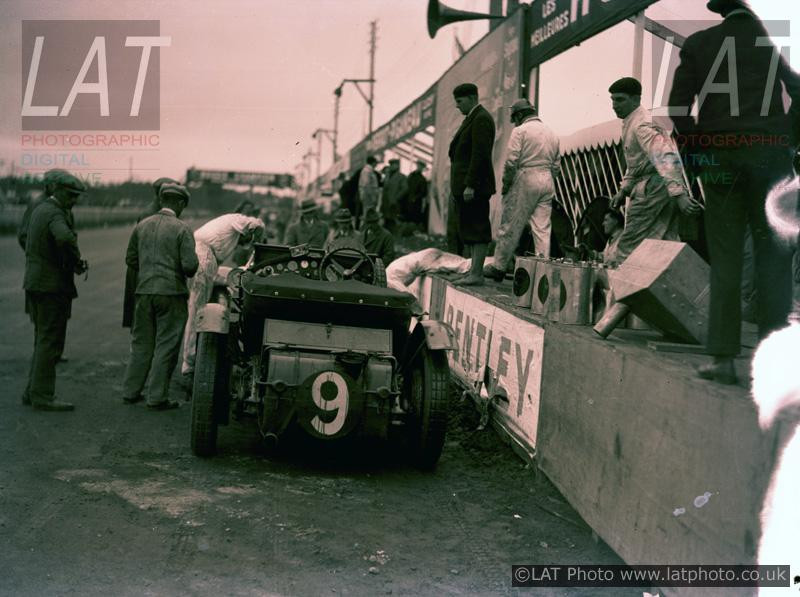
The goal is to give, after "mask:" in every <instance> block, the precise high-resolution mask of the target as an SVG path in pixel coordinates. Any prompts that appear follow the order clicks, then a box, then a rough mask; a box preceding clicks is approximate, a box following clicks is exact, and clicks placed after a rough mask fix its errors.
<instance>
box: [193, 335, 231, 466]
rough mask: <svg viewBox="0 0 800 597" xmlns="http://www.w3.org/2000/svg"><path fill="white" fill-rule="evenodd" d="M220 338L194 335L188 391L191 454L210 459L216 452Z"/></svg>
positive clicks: (222, 354)
mask: <svg viewBox="0 0 800 597" xmlns="http://www.w3.org/2000/svg"><path fill="white" fill-rule="evenodd" d="M223 339H224V336H222V335H221V334H215V333H212V332H200V333H198V334H197V355H196V357H195V370H194V386H193V388H192V428H191V444H192V452H194V453H195V454H196V455H197V456H213V455H214V453H215V452H216V451H217V424H218V418H217V410H218V406H219V405H218V403H219V401H220V400H221V399H222V396H220V391H219V388H220V382H221V381H222V380H219V379H218V377H220V374H221V373H223V372H224V370H225V367H223V366H222V359H224V358H225V354H224V351H223V350H221V346H222V340H223Z"/></svg>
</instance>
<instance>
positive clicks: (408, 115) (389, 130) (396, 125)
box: [367, 87, 436, 153]
mask: <svg viewBox="0 0 800 597" xmlns="http://www.w3.org/2000/svg"><path fill="white" fill-rule="evenodd" d="M435 112H436V88H435V87H431V88H430V89H428V91H426V92H425V93H423V94H422V95H421V96H420V97H418V98H417V99H416V100H414V102H412V103H411V105H410V106H408V107H407V108H405V109H404V110H401V111H400V112H399V113H398V114H397V115H396V116H395V117H394V118H392V119H391V120H390V121H389V122H387V123H386V124H384V125H383V126H382V127H381V128H379V129H378V130H377V131H375V132H374V133H372V136H371V137H369V138H368V139H367V151H368V152H369V153H379V152H381V151H383V150H384V149H387V148H389V147H392V146H393V145H397V144H398V143H400V142H401V141H403V140H405V139H408V138H409V137H411V136H412V135H414V134H416V133H418V132H419V131H422V130H424V129H426V128H427V127H429V126H431V125H432V124H433V122H434V116H435Z"/></svg>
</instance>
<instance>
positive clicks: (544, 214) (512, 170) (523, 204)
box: [484, 98, 561, 281]
mask: <svg viewBox="0 0 800 597" xmlns="http://www.w3.org/2000/svg"><path fill="white" fill-rule="evenodd" d="M511 122H512V123H513V124H514V126H515V128H514V130H512V131H511V137H510V138H509V140H508V150H507V152H506V162H505V165H504V166H503V213H502V218H501V223H500V229H499V230H498V232H497V245H496V246H495V249H494V266H488V267H486V268H485V269H484V274H485V275H487V276H489V277H491V278H494V279H495V280H497V281H500V280H502V279H503V278H504V277H505V272H506V268H507V267H508V262H509V259H510V258H511V256H512V255H513V253H514V249H515V248H516V246H517V243H519V238H520V236H521V235H522V232H523V230H524V228H525V226H526V225H528V224H530V227H531V233H532V234H533V242H534V250H535V252H536V254H537V255H543V256H545V257H549V256H550V211H551V207H552V202H553V199H554V198H555V196H556V187H555V177H556V176H558V173H559V171H560V169H561V156H560V154H559V143H558V137H556V135H555V133H553V131H551V130H550V129H549V128H548V127H547V126H546V125H545V124H544V123H543V122H542V121H541V120H540V119H539V117H538V115H537V113H536V108H534V107H533V106H532V105H531V103H530V102H529V101H528V100H527V99H524V98H523V99H518V100H517V101H515V102H514V104H513V105H512V106H511Z"/></svg>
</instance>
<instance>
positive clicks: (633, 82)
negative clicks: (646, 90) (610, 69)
mask: <svg viewBox="0 0 800 597" xmlns="http://www.w3.org/2000/svg"><path fill="white" fill-rule="evenodd" d="M608 92H609V93H627V94H628V95H642V84H641V83H639V81H638V80H637V79H634V78H633V77H622V78H621V79H617V80H616V81H614V82H613V83H612V84H611V87H609V88H608Z"/></svg>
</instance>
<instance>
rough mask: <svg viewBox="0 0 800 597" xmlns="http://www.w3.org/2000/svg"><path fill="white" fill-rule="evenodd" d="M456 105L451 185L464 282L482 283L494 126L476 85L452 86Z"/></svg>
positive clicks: (492, 187)
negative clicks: (466, 261)
mask: <svg viewBox="0 0 800 597" xmlns="http://www.w3.org/2000/svg"><path fill="white" fill-rule="evenodd" d="M453 97H454V98H455V102H456V107H457V108H458V110H459V112H461V113H462V114H463V115H464V116H465V118H464V121H463V122H462V123H461V126H460V127H459V128H458V130H457V131H456V134H455V135H454V136H453V140H452V141H451V142H450V149H449V151H448V155H449V156H450V188H451V189H452V193H453V198H454V200H455V202H454V207H455V208H456V209H455V213H452V214H448V218H456V219H457V221H458V232H459V234H460V236H461V241H462V242H463V243H464V251H465V253H466V256H467V257H471V258H472V264H471V267H470V270H469V273H468V274H467V275H466V276H465V277H464V278H463V279H461V280H460V281H459V283H460V284H461V285H463V286H482V285H483V261H484V259H485V258H486V251H487V249H488V246H489V243H490V242H492V226H491V222H490V221H489V199H490V197H491V196H492V195H494V193H495V192H496V191H497V188H496V187H495V179H494V165H493V164H492V147H493V146H494V135H495V126H494V120H493V119H492V116H491V114H489V112H487V111H486V109H485V108H484V107H483V106H481V105H480V103H478V87H477V86H476V85H474V84H473V83H462V84H461V85H458V86H457V87H456V88H455V89H453Z"/></svg>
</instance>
